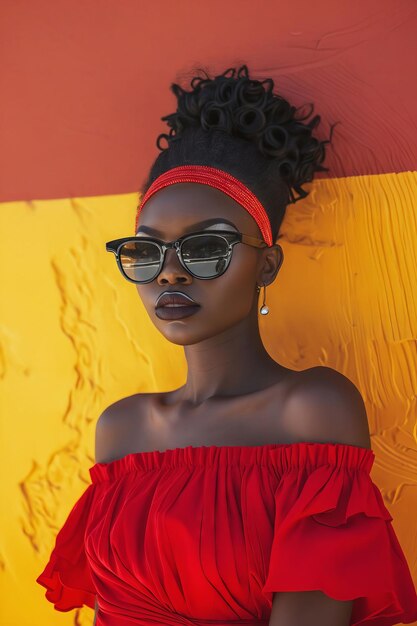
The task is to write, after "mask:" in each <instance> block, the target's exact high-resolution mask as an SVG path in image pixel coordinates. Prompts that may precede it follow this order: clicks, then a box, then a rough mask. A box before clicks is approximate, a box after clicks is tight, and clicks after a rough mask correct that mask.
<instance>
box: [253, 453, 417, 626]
mask: <svg viewBox="0 0 417 626" xmlns="http://www.w3.org/2000/svg"><path fill="white" fill-rule="evenodd" d="M278 452H279V453H281V452H282V450H280V451H278ZM272 454H274V451H273V452H272ZM373 461H374V453H373V452H372V450H370V449H367V448H360V447H357V446H351V445H342V444H317V443H312V444H308V443H305V444H300V445H293V446H288V447H286V448H285V450H284V456H283V458H281V460H280V463H281V464H282V465H283V467H282V471H283V473H282V476H281V477H280V480H279V484H278V487H277V489H276V493H275V521H274V535H273V542H272V548H271V554H270V561H269V567H268V570H267V578H266V581H265V585H264V587H263V589H262V590H263V591H264V592H279V591H313V590H320V591H323V592H324V593H325V594H326V595H328V596H330V597H332V598H335V599H337V600H353V606H352V616H351V622H350V625H351V626H357V625H359V624H360V625H361V626H363V625H365V624H366V625H369V626H370V625H371V624H372V626H388V625H391V624H398V623H405V624H408V623H411V622H413V621H415V620H417V595H416V590H415V587H414V584H413V581H412V578H411V573H410V570H409V567H408V565H407V561H406V559H405V556H404V553H403V551H402V549H401V546H400V544H399V542H398V539H397V537H396V535H395V532H394V529H393V527H392V524H391V521H392V519H393V518H392V516H391V514H390V512H389V511H388V509H387V508H386V506H385V505H384V502H383V498H382V495H381V492H380V490H379V489H378V487H377V486H376V485H375V484H374V483H373V481H372V479H371V477H370V470H371V467H372V464H373Z"/></svg>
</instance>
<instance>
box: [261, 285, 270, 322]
mask: <svg viewBox="0 0 417 626" xmlns="http://www.w3.org/2000/svg"><path fill="white" fill-rule="evenodd" d="M263 286H264V301H263V303H262V306H261V308H260V309H259V312H260V314H261V315H267V314H268V313H269V308H268V307H267V306H266V304H265V297H266V285H265V283H263ZM260 290H261V288H260V287H258V293H259V292H260Z"/></svg>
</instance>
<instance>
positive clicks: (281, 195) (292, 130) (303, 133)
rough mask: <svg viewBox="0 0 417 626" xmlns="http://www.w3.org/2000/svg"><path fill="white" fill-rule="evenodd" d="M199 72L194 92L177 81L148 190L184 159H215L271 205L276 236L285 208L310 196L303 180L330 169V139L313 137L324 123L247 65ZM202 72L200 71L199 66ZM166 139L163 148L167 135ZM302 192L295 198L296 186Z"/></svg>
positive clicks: (213, 161)
mask: <svg viewBox="0 0 417 626" xmlns="http://www.w3.org/2000/svg"><path fill="white" fill-rule="evenodd" d="M196 69H197V71H201V72H202V73H203V74H204V77H203V76H194V77H193V78H192V80H191V82H190V85H191V91H186V90H185V89H183V88H182V87H181V86H180V85H179V84H177V83H172V84H171V86H170V89H171V91H172V92H173V93H174V94H175V96H176V98H177V101H178V102H177V104H178V106H177V110H176V111H175V113H171V114H169V115H165V116H164V117H162V118H161V119H162V121H166V122H167V125H168V126H169V127H170V131H169V134H166V133H161V134H160V135H158V137H157V140H156V145H157V147H158V149H159V150H161V153H160V154H159V155H158V157H157V158H156V160H155V161H154V163H153V165H152V167H151V169H150V172H149V175H148V177H147V179H146V181H145V183H144V185H143V186H142V189H141V193H143V194H144V193H146V191H147V190H148V188H149V187H150V185H151V184H152V182H153V181H154V180H155V179H156V178H157V177H158V176H160V174H163V173H164V172H165V171H167V170H169V169H171V168H173V167H176V166H178V165H186V164H191V165H209V166H211V167H218V168H219V169H222V170H225V171H227V172H228V173H229V174H232V176H235V177H236V178H237V179H239V180H240V181H241V182H243V183H244V184H245V185H246V186H247V187H248V188H249V189H250V190H251V191H252V192H253V193H254V194H255V195H256V196H257V198H259V200H260V202H261V203H262V204H263V206H264V207H265V210H266V211H267V214H268V217H269V220H270V223H271V228H272V236H273V240H274V241H276V239H277V237H278V233H279V229H280V226H281V223H282V221H283V219H284V215H285V209H286V206H287V205H288V204H290V203H295V202H297V201H298V200H300V199H302V198H305V197H306V196H307V195H308V193H307V192H306V191H305V190H304V189H302V187H301V185H302V184H303V183H306V182H310V181H312V180H313V176H314V172H324V171H328V168H327V167H324V166H322V165H321V163H322V162H323V161H324V158H325V147H324V146H325V144H326V143H330V142H331V138H332V133H333V127H334V126H335V124H334V125H333V126H332V127H331V131H330V139H328V140H324V141H319V140H318V139H317V138H315V137H313V136H312V131H313V129H314V128H315V127H316V126H318V124H319V123H320V120H321V118H320V116H319V115H315V116H314V117H313V118H312V119H311V120H310V121H309V122H308V123H305V124H303V120H306V119H307V118H308V117H309V116H310V115H311V114H312V112H313V110H314V105H313V104H312V103H310V106H311V109H310V111H309V112H308V113H307V114H305V115H304V116H303V115H301V116H296V113H297V111H299V110H300V109H301V108H302V107H299V108H296V107H294V106H291V105H290V104H289V102H288V101H287V100H285V99H284V98H283V97H282V96H280V95H277V94H274V93H273V89H274V81H273V80H272V79H271V78H267V79H266V80H263V81H259V80H254V79H251V78H250V77H249V71H248V68H247V65H242V66H241V67H240V68H239V69H237V70H236V69H235V68H229V69H227V70H226V71H225V72H224V73H223V74H220V75H218V76H215V77H214V78H210V76H209V74H208V73H207V71H205V70H198V68H196ZM193 71H195V70H193ZM162 139H165V140H166V141H167V144H168V145H167V146H166V147H161V140H162ZM292 188H294V190H295V191H296V192H297V193H298V194H300V195H299V196H298V198H296V197H295V196H294V194H293V190H292Z"/></svg>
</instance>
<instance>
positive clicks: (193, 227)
mask: <svg viewBox="0 0 417 626" xmlns="http://www.w3.org/2000/svg"><path fill="white" fill-rule="evenodd" d="M215 224H219V225H221V226H225V225H229V226H232V227H233V228H234V229H235V230H238V228H237V226H236V225H235V224H233V222H231V221H229V220H227V219H225V218H223V217H214V218H211V219H208V220H203V221H202V222H196V223H195V224H192V225H191V226H188V228H185V229H184V234H187V233H192V232H194V231H196V230H198V229H204V228H208V227H210V226H214V225H215ZM136 232H137V233H139V232H143V233H145V234H147V235H154V236H156V237H161V238H162V237H163V234H164V233H163V232H162V231H160V230H157V229H156V228H151V227H150V226H139V228H138V230H137V231H136Z"/></svg>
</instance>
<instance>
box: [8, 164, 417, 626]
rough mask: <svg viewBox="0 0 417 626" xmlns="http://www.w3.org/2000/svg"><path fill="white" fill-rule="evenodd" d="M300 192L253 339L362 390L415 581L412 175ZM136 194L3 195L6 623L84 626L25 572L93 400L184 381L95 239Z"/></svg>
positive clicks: (87, 462)
mask: <svg viewBox="0 0 417 626" xmlns="http://www.w3.org/2000/svg"><path fill="white" fill-rule="evenodd" d="M307 188H308V187H307ZM310 191H311V193H310V195H309V196H308V197H307V198H306V199H305V200H303V201H301V202H298V203H297V204H296V205H290V206H289V207H288V210H287V215H286V218H285V221H284V223H283V226H282V229H281V235H282V236H281V238H280V240H279V242H280V243H281V245H282V247H283V250H284V255H285V259H284V265H283V266H282V269H281V270H280V272H279V274H278V277H277V280H276V282H275V284H274V285H273V286H270V287H268V288H267V303H268V305H269V307H270V314H269V315H268V316H265V317H263V316H260V326H261V332H262V337H263V339H264V342H265V345H266V347H267V349H268V350H269V352H270V354H271V355H272V356H273V357H274V358H276V359H277V360H278V361H279V362H280V363H281V364H282V365H284V366H286V367H290V368H293V369H297V370H302V369H305V368H308V367H311V366H314V365H327V366H329V367H333V368H334V369H336V370H338V371H340V372H342V373H343V374H345V375H346V376H348V377H349V378H350V379H351V380H352V381H353V382H354V383H355V384H356V385H357V386H358V387H359V389H360V390H361V392H362V394H363V397H364V400H365V403H366V407H367V411H368V417H369V424H370V430H371V435H372V448H373V450H374V452H375V454H376V461H375V464H374V466H373V469H372V477H373V480H374V481H375V482H376V484H377V485H378V486H379V487H380V489H381V491H382V494H383V497H384V500H385V503H386V505H387V506H388V508H389V510H390V512H391V514H392V515H393V517H394V522H393V525H394V528H395V531H396V532H397V535H398V538H399V540H400V543H401V545H402V548H403V550H404V552H405V555H406V557H407V559H408V562H409V565H410V569H411V571H412V574H413V577H414V580H415V581H417V536H416V534H417V533H416V531H415V527H414V528H413V527H412V517H411V512H412V511H417V426H416V421H417V420H416V416H417V258H416V257H417V254H416V250H417V223H416V211H415V205H416V201H417V172H405V173H401V174H389V175H381V176H361V177H349V178H344V179H339V180H337V179H327V180H324V179H323V180H319V181H316V182H315V183H314V184H313V185H311V186H310ZM136 204H137V195H136V194H135V193H132V194H124V195H118V196H103V197H87V198H75V199H64V200H48V201H42V200H35V201H32V202H10V203H3V204H2V205H1V207H0V209H1V211H0V226H1V233H2V243H1V246H0V250H1V252H0V254H1V264H0V272H1V305H0V306H1V310H0V316H1V319H0V323H1V397H0V402H1V455H0V471H1V476H2V482H1V484H2V493H1V501H2V504H3V515H2V516H1V519H0V524H1V545H0V566H1V589H0V593H1V596H2V602H1V605H0V622H1V624H2V626H45V625H46V624H47V625H48V626H58V625H60V624H62V625H64V624H65V625H69V624H79V625H84V624H85V625H90V624H92V619H93V611H92V610H91V609H89V608H84V609H81V610H74V611H71V612H68V613H60V612H58V611H55V610H54V608H53V605H52V604H50V603H49V602H48V601H47V600H46V599H45V597H44V591H45V590H44V589H43V588H42V587H41V586H40V585H38V584H37V583H36V582H35V578H36V576H37V575H38V574H39V573H40V571H41V570H42V569H43V567H44V564H45V563H46V560H47V558H48V556H49V553H50V551H51V549H52V547H53V544H54V540H55V536H56V534H57V532H58V530H59V528H60V526H61V525H62V524H63V522H64V520H65V519H66V516H67V515H68V513H69V511H70V509H71V508H72V506H73V504H74V502H75V500H76V499H77V498H78V497H79V496H80V495H81V493H82V491H83V490H84V489H85V486H86V483H87V482H88V481H89V475H88V467H90V466H91V465H92V464H93V463H94V429H95V422H96V420H97V419H98V417H99V415H100V413H101V412H102V411H103V409H104V408H105V407H106V406H108V405H109V404H110V403H112V402H114V401H116V400H118V399H119V398H122V397H125V396H128V395H131V394H134V393H137V392H146V391H163V390H168V389H174V388H176V387H179V386H180V385H182V384H183V383H184V381H185V377H186V362H185V358H184V355H183V349H182V348H181V347H180V346H175V345H172V344H170V343H169V342H167V341H166V340H165V339H164V338H163V337H162V336H161V335H160V334H159V332H158V331H157V330H156V329H155V328H154V326H153V325H152V323H151V322H150V320H149V318H148V316H147V313H146V311H145V309H144V307H143V306H142V304H141V301H140V300H139V297H138V295H137V292H136V289H135V287H134V285H133V284H132V283H128V282H127V281H126V280H124V279H123V278H122V276H121V275H120V273H119V270H118V269H117V267H116V263H115V259H114V256H113V255H112V254H111V253H108V252H106V251H105V242H106V241H109V240H110V239H115V238H117V237H123V236H128V235H130V234H133V229H134V217H135V207H136ZM262 293H263V292H262Z"/></svg>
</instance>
